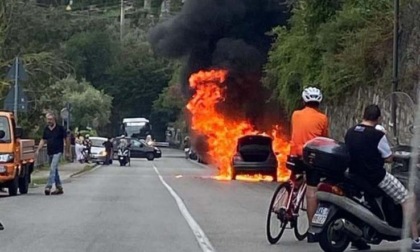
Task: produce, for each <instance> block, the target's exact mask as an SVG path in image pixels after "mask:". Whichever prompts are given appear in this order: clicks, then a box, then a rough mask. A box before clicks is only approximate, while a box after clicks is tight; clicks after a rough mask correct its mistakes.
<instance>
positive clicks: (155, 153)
mask: <svg viewBox="0 0 420 252" xmlns="http://www.w3.org/2000/svg"><path fill="white" fill-rule="evenodd" d="M130 151H131V157H133V158H147V160H149V161H152V160H154V159H155V158H161V157H162V151H161V150H160V149H159V148H158V147H155V146H153V145H150V144H148V143H147V142H146V141H145V140H144V139H131V146H130Z"/></svg>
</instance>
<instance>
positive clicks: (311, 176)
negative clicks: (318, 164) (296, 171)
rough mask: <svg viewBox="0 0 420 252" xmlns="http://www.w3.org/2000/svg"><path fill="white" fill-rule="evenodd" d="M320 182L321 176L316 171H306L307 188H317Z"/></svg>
mask: <svg viewBox="0 0 420 252" xmlns="http://www.w3.org/2000/svg"><path fill="white" fill-rule="evenodd" d="M320 181H321V175H320V174H319V172H318V171H317V170H314V169H311V168H309V169H306V184H307V185H308V186H312V187H317V186H318V184H319V182H320Z"/></svg>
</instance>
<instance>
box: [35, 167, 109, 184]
mask: <svg viewBox="0 0 420 252" xmlns="http://www.w3.org/2000/svg"><path fill="white" fill-rule="evenodd" d="M85 167H86V166H84V167H83V168H82V169H80V170H78V171H76V172H73V173H71V174H70V175H67V176H65V177H64V178H62V179H61V182H62V183H63V184H67V183H70V182H71V179H72V178H78V177H80V176H82V175H84V174H87V173H89V172H92V171H94V170H96V169H98V168H99V167H101V165H98V164H94V165H92V168H90V169H88V170H86V171H83V170H84V169H85ZM37 179H48V176H43V177H39V178H37ZM39 185H43V184H35V185H34V186H39Z"/></svg>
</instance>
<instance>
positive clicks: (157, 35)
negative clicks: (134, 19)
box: [149, 0, 290, 125]
mask: <svg viewBox="0 0 420 252" xmlns="http://www.w3.org/2000/svg"><path fill="white" fill-rule="evenodd" d="M286 1H287V0H185V4H184V6H183V8H182V10H181V12H180V13H178V14H177V15H176V16H175V17H173V18H172V19H170V20H168V21H166V22H164V23H161V24H159V25H157V26H156V27H155V28H154V29H152V30H151V32H150V34H149V41H150V43H151V45H152V47H153V50H154V52H155V53H156V54H157V55H160V56H163V57H167V58H177V59H183V60H185V65H184V71H183V76H182V80H181V81H182V83H183V84H184V88H185V90H184V91H188V78H189V76H190V75H191V74H192V73H195V72H197V71H199V70H205V69H210V68H223V69H227V70H229V78H228V82H227V86H228V88H227V99H226V101H225V103H224V104H223V108H222V109H223V110H224V111H223V112H224V113H225V114H226V115H230V114H231V115H232V116H233V114H236V115H237V114H238V112H240V113H239V114H244V115H245V117H246V118H247V119H248V120H250V121H252V122H253V123H254V124H255V125H257V124H261V122H262V121H264V122H262V124H267V123H266V122H265V121H266V120H267V115H266V114H264V111H267V110H268V109H267V104H266V100H267V98H268V97H270V95H271V92H270V91H269V90H265V89H264V88H263V85H262V84H261V77H262V69H263V65H264V63H265V62H266V60H267V53H268V51H269V49H270V46H271V43H272V42H273V38H272V37H270V36H268V35H267V32H270V31H271V30H272V29H273V27H275V26H278V25H286V23H287V20H288V18H289V16H290V12H289V6H288V5H287V4H286V3H285V2H286ZM186 94H188V95H191V94H190V93H188V92H186ZM272 111H273V110H272V109H271V112H272ZM232 112H233V113H232ZM278 112H279V111H278ZM275 116H277V117H278V116H279V114H278V113H277V115H274V117H275ZM269 117H271V118H272V116H269Z"/></svg>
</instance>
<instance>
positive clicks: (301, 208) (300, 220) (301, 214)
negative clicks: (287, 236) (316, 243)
mask: <svg viewBox="0 0 420 252" xmlns="http://www.w3.org/2000/svg"><path fill="white" fill-rule="evenodd" d="M305 193H306V190H305V191H304V192H303V195H302V197H301V198H300V199H299V203H298V208H296V212H295V214H297V216H296V217H295V225H294V232H295V236H296V239H298V241H302V240H304V239H305V238H306V237H307V236H308V230H309V220H308V214H307V213H306V197H305Z"/></svg>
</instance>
